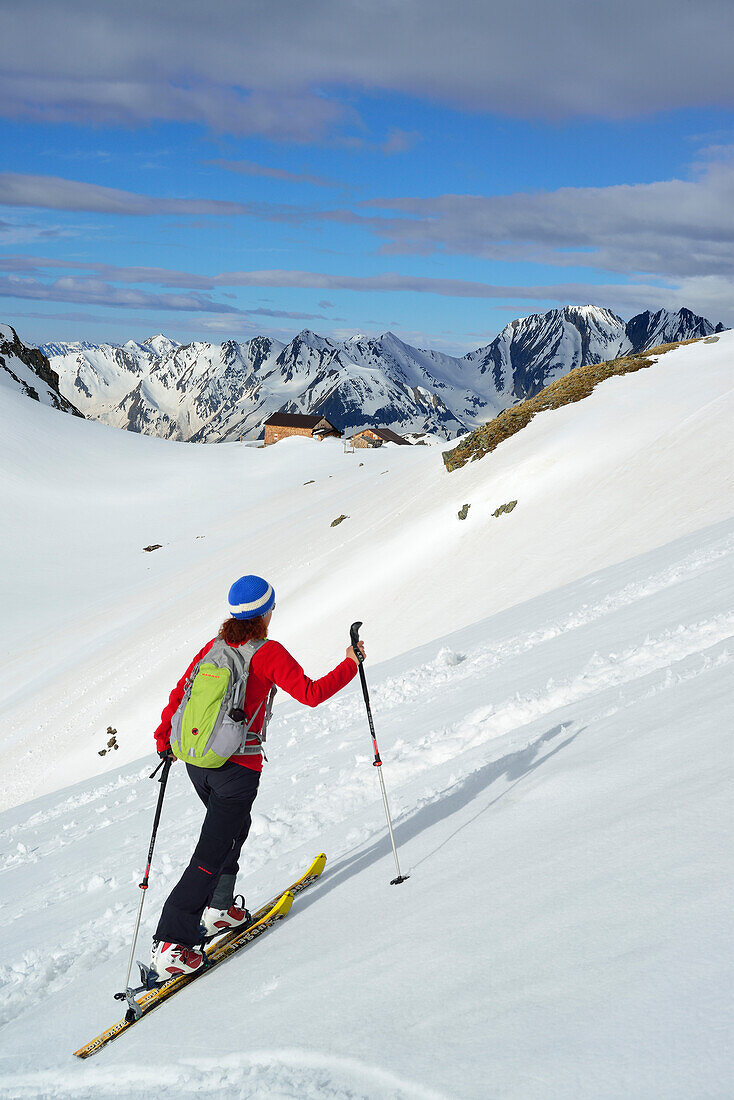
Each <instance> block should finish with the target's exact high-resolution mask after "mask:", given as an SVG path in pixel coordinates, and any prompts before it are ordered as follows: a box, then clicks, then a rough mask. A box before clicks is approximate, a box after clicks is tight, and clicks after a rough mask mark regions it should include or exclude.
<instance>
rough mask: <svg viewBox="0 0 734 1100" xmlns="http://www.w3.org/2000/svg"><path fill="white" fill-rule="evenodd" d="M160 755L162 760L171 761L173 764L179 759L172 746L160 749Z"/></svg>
mask: <svg viewBox="0 0 734 1100" xmlns="http://www.w3.org/2000/svg"><path fill="white" fill-rule="evenodd" d="M158 755H159V757H160V758H161V760H170V761H171V762H173V761H174V760H177V759H178V757H177V756H175V755H174V752H173V749H172V748H171V747H170V746H169V747H168V748H167V749H160V750H159V752H158Z"/></svg>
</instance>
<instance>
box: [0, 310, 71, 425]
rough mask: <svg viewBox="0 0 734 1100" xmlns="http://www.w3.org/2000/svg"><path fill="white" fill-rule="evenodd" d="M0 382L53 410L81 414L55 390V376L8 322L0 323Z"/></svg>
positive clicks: (56, 383) (57, 384)
mask: <svg viewBox="0 0 734 1100" xmlns="http://www.w3.org/2000/svg"><path fill="white" fill-rule="evenodd" d="M0 385H2V386H7V387H10V388H12V389H15V390H19V391H20V392H21V393H22V394H24V395H25V396H26V397H30V398H32V399H33V400H34V401H40V402H42V403H43V404H44V405H50V406H51V407H52V408H54V409H61V410H62V411H63V412H70V413H72V414H73V415H74V416H82V413H80V412H79V410H78V409H77V408H75V406H74V405H72V403H71V402H70V401H68V400H67V399H66V398H65V397H63V396H62V394H61V393H60V391H59V376H58V374H57V373H56V371H55V370H52V369H51V365H50V363H49V361H48V359H47V357H46V356H45V355H44V354H43V352H42V351H39V350H38V348H31V347H28V345H27V344H24V343H23V341H22V340H21V339H20V337H19V336H18V334H17V332H16V331H15V329H14V328H12V327H11V326H10V325H0Z"/></svg>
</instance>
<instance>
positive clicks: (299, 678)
mask: <svg viewBox="0 0 734 1100" xmlns="http://www.w3.org/2000/svg"><path fill="white" fill-rule="evenodd" d="M214 642H215V639H214V638H212V640H211V641H210V642H207V643H206V645H205V646H204V648H203V649H202V650H200V651H199V653H197V654H196V656H195V657H194V659H193V661H192V662H191V664H190V665H189V667H188V668H187V669H186V671H185V672H184V674H183V676H182V677H181V679H180V680H179V682H178V683H177V684H176V686H175V688H174V689H173V691H172V692H171V696H170V698H169V700H168V706H167V707H166V708H165V710H164V711H163V714H162V715H161V724H160V725H159V727H158V729H157V730H156V731H155V735H154V736H155V743H156V748H157V749H158V752H163V750H164V749H167V748H168V746H169V745H170V743H171V719H172V718H173V716H174V714H175V713H176V710H177V709H178V705H179V703H180V702H181V700H182V699H183V696H184V690H185V687H186V680H187V678H188V677H189V675H190V674H191V671H192V669H193V668H194V665H196V664H197V662H198V661H200V660H201V659H202V657H204V656H205V654H207V653H208V652H209V650H210V649H211V647H212V646H213V645H214ZM356 675H357V664H356V662H355V661H353V660H352V659H351V658H350V657H345V658H344V660H343V661H342V662H341V663H340V664H338V665H337V666H336V668H333V669H332V670H331V672H327V673H326V676H322V677H321V679H320V680H309V678H308V676H307V675H306V673H305V672H304V671H303V669H302V668H301V666H300V665H299V664H298V661H296V660H294V659H293V657H291V655H290V653H289V652H288V650H287V649H285V647H284V646H282V645H281V644H280V642H274V641H270V640H268V641H267V642H266V643H265V645H262V646H260V648H259V649H258V650H257V651H256V652H255V654H254V655H253V658H252V660H251V661H250V675H249V677H248V680H247V691H246V692H245V705H244V711H245V714H246V715H248V717H249V716H250V715H252V714H254V713H255V711H256V710H257V708H258V707H259V706H260V704H261V703H262V702H263V700H265V699H267V697H268V693H269V692H270V688H271V687H272V686H273V684H275V686H276V687H279V688H282V689H283V691H287V692H288V694H289V695H292V696H293V698H294V699H297V700H298V702H299V703H305V704H306V706H309V707H317V706H318V705H319V703H324V702H326V700H327V699H331V697H332V695H336V693H337V691H341V689H342V688H343V687H346V685H347V684H348V683H349V681H350V680H353V679H354V677H355V676H356ZM264 718H265V707H263V708H262V710H261V711H260V713H259V714H258V715H257V717H256V718H255V721H254V724H253V727H252V729H253V731H254V732H255V733H259V732H260V730H261V729H262V724H263V720H264ZM247 743H248V745H249V744H253V745H255V744H257V743H258V742H257V741H256V740H255V739H254V738H253V740H252V741H248V742H247ZM230 760H234V762H235V763H236V764H241V765H242V766H243V767H244V768H252V769H253V771H256V772H261V771H262V770H263V758H262V755H259V756H231V757H230Z"/></svg>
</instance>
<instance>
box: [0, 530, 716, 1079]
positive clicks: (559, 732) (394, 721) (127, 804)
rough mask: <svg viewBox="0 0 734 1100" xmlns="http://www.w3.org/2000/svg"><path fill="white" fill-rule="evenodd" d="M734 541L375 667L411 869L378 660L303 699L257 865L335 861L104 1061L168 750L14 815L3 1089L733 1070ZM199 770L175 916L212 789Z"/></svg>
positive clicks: (170, 870) (289, 710) (189, 804)
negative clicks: (262, 931) (84, 1053)
mask: <svg viewBox="0 0 734 1100" xmlns="http://www.w3.org/2000/svg"><path fill="white" fill-rule="evenodd" d="M732 566H734V524H732V523H731V522H729V523H724V524H719V525H715V526H713V527H710V528H708V529H707V530H705V531H703V532H696V533H694V534H693V535H690V536H687V537H686V538H684V539H681V540H678V541H677V542H674V543H672V544H669V545H667V546H665V547H662V548H660V549H658V550H655V551H652V552H650V553H649V554H647V555H643V556H642V557H639V558H636V559H632V560H629V561H626V562H624V563H622V564H620V565H618V566H614V567H610V568H608V569H606V570H603V571H601V572H598V573H596V574H592V575H590V576H589V577H587V578H584V579H583V580H581V581H577V582H575V583H574V584H572V585H569V586H566V587H564V588H561V589H557V590H555V591H553V592H551V593H548V594H546V595H544V596H541V597H537V598H536V599H535V600H532V601H530V602H528V603H525V604H521V605H518V606H516V607H514V608H512V610H511V611H506V612H504V613H500V614H498V615H495V616H493V617H491V618H489V619H486V620H483V621H481V622H477V623H475V625H473V626H472V627H468V628H466V629H464V630H462V631H459V632H456V633H454V634H453V635H450V636H448V637H446V638H442V639H437V640H436V641H434V642H432V643H429V644H427V645H424V646H422V647H419V648H416V649H413V650H412V651H409V652H407V653H405V654H403V655H401V656H400V657H396V658H393V659H392V660H391V661H387V662H383V663H380V664H378V665H377V666H373V667H370V669H369V675H370V683H371V686H372V697H373V705H374V713H375V721H376V723H377V729H378V736H379V738H380V744H381V749H382V753H383V757H384V759H385V772H386V780H387V783H388V786H389V789H390V792H391V798H392V804H393V811H394V814H395V817H396V838H397V842H398V844H399V846H400V852H401V859H402V862H403V865H404V868H406V869H408V870H410V872H411V878H410V880H409V881H408V882H407V883H405V884H404V885H403V886H401V887H399V888H398V887H391V886H389V885H388V882H389V879H390V878H391V877H392V876H393V874H394V864H393V862H392V855H391V853H390V850H389V846H388V844H387V842H386V838H385V830H384V816H383V814H382V806H381V802H380V796H379V793H378V789H377V786H376V781H375V776H374V772H373V769H372V768H371V767H370V758H369V737H368V734H367V729H366V723H365V721H364V711H363V708H362V702H361V695H360V693H359V689H358V687H357V686H356V685H354V686H353V687H352V688H350V689H348V690H347V691H345V692H344V693H343V694H342V695H341V696H337V697H336V698H335V699H334V700H332V701H331V702H330V703H328V704H326V705H325V706H324V707H321V708H319V710H317V711H313V712H306V711H305V710H303V709H302V708H298V707H297V706H296V705H295V704H286V706H284V707H283V708H282V711H281V713H280V715H279V718H278V723H277V727H278V732H277V733H274V734H273V736H272V738H271V739H269V740H270V741H272V747H271V749H270V763H269V765H268V766H267V771H266V774H265V777H264V780H263V784H262V791H261V794H260V795H259V797H258V800H257V802H256V804H255V806H256V813H255V817H254V825H253V833H252V835H251V837H250V839H249V840H248V844H247V863H246V867H247V873H246V875H245V876H244V885H245V890H246V891H247V894H248V896H249V898H251V899H252V900H253V901H255V902H256V901H257V900H258V899H262V898H264V897H265V896H269V895H270V894H271V893H273V892H275V891H276V890H277V889H278V886H279V885H283V884H285V883H286V882H289V881H291V878H292V877H293V876H294V874H295V873H297V872H298V870H299V869H300V868H301V867H302V866H303V865H304V864H305V863H306V862H307V861H308V860H309V859H310V857H311V856H312V855H313V854H315V852H316V851H318V850H320V849H321V848H323V849H324V850H326V851H327V852H328V853H329V855H330V863H329V865H328V867H327V873H326V875H325V877H324V879H323V880H322V882H321V883H320V884H319V885H318V886H317V887H315V888H313V890H312V891H311V892H310V893H309V894H305V895H303V897H302V898H300V899H297V901H296V903H295V906H294V909H293V911H292V913H291V915H290V917H289V918H288V921H287V922H285V923H284V924H283V925H281V926H280V927H279V928H278V929H277V930H275V931H274V932H273V933H272V934H271V935H270V936H268V937H266V938H265V939H263V940H261V941H260V942H259V943H258V944H257V945H254V946H253V948H252V949H251V951H250V953H249V954H245V955H244V956H243V955H241V956H238V957H237V958H236V959H235V960H232V961H231V962H230V963H228V964H226V965H225V966H224V967H222V968H221V970H218V971H217V972H215V973H213V974H212V975H210V976H208V977H207V978H205V979H204V981H203V982H202V983H201V984H197V985H196V986H194V987H192V988H191V989H190V990H186V991H184V992H183V993H181V994H179V995H178V996H177V997H176V998H175V999H174V1000H173V1001H171V1002H170V1003H169V1004H167V1005H165V1006H163V1007H162V1008H161V1010H160V1012H158V1013H155V1014H153V1015H152V1016H151V1017H150V1018H148V1019H147V1020H145V1021H143V1023H142V1024H141V1025H140V1027H139V1028H136V1029H135V1030H134V1031H133V1032H131V1033H129V1034H128V1035H126V1036H125V1037H123V1038H121V1039H120V1040H119V1041H118V1042H116V1043H114V1044H113V1045H112V1046H111V1047H110V1048H109V1049H108V1050H107V1051H106V1052H105V1053H103V1054H101V1055H99V1056H98V1057H97V1058H95V1059H94V1060H92V1061H90V1062H88V1063H79V1064H74V1062H73V1060H72V1059H71V1057H70V1052H71V1051H73V1050H74V1049H76V1047H77V1046H78V1045H79V1044H81V1043H82V1042H83V1041H85V1040H86V1039H87V1038H91V1036H92V1035H94V1034H96V1033H97V1031H98V1030H100V1029H101V1028H102V1027H103V1026H105V1025H106V1024H108V1023H109V1022H111V1021H112V1020H113V1019H116V1018H117V1017H118V1012H119V1009H118V1008H117V1006H116V1004H115V1002H114V1001H113V1000H112V998H111V994H112V992H114V991H115V990H116V989H117V988H119V986H120V983H121V982H122V981H123V979H124V972H125V969H126V960H127V944H128V941H129V935H130V929H131V928H132V925H133V923H134V916H135V910H136V906H137V900H138V891H137V889H136V886H135V883H136V882H137V881H138V879H139V876H140V868H141V860H142V859H143V858H144V854H145V852H146V850H147V842H148V832H149V828H150V823H151V818H152V811H153V806H154V800H155V797H156V787H155V784H154V783H150V782H149V781H148V779H147V778H146V776H147V773H148V771H149V770H150V763H149V762H144V761H142V762H141V761H138V762H136V763H134V764H129V765H126V766H125V767H124V768H122V769H119V770H116V771H113V772H111V773H110V774H108V775H107V776H105V777H104V778H102V777H100V778H97V779H93V780H87V781H84V782H82V783H79V784H77V785H76V786H75V787H72V788H68V789H66V790H64V791H61V792H58V793H55V794H53V795H47V796H45V797H44V798H42V799H40V800H38V801H36V802H33V803H30V804H26V805H24V806H22V807H19V808H17V809H15V810H11V811H8V812H6V813H5V814H4V815H3V816H2V819H0V825H1V826H2V829H3V840H4V849H5V852H6V856H5V858H4V860H3V865H2V868H1V869H0V875H1V876H2V879H3V885H4V897H5V898H7V899H8V901H7V902H6V904H5V905H4V907H3V910H2V913H3V918H4V921H5V928H6V933H5V936H4V938H3V943H2V947H1V948H0V952H1V954H2V956H3V957H2V963H1V964H0V965H2V971H0V973H2V978H3V983H4V984H3V986H2V990H1V991H0V1019H3V1020H4V1021H7V1022H6V1023H5V1026H4V1027H3V1028H2V1030H0V1059H2V1061H1V1062H0V1065H2V1075H3V1080H4V1086H3V1095H4V1096H9V1097H26V1096H34V1097H35V1096H39V1095H40V1096H44V1097H75V1098H77V1097H95V1098H96V1097H100V1096H108V1095H109V1096H112V1095H116V1096H139V1097H143V1096H150V1095H151V1089H152V1088H153V1087H154V1088H155V1094H156V1095H161V1096H181V1095H183V1096H193V1095H201V1094H204V1095H212V1096H226V1097H240V1096H245V1095H246V1096H248V1097H257V1098H266V1097H267V1098H270V1097H274V1096H277V1097H292V1098H294V1100H295V1098H299V1100H300V1098H307V1097H325V1096H328V1097H340V1098H346V1097H349V1098H355V1097H369V1098H380V1100H382V1098H387V1097H389V1098H396V1100H397V1098H408V1097H410V1098H417V1097H436V1096H441V1097H446V1098H449V1097H451V1098H454V1097H462V1098H469V1097H471V1098H483V1097H487V1096H493V1097H538V1098H543V1100H545V1098H548V1097H579V1096H584V1097H585V1096H593V1097H595V1098H596V1097H599V1098H602V1097H609V1098H615V1100H616V1098H618V1097H620V1096H641V1097H642V1096H644V1097H645V1098H653V1097H681V1098H686V1100H691V1098H692V1097H704V1096H705V1097H711V1096H717V1097H724V1096H726V1095H728V1088H729V1084H730V1081H731V1072H732V1069H734V1066H733V1065H732V1060H731V1056H730V1048H728V1046H727V1043H726V1039H725V1037H726V1035H727V1026H728V1025H730V1024H731V1019H730V1016H728V1015H727V1014H728V1012H729V1011H730V1005H731V1000H730V995H731V983H732V979H733V978H734V973H733V972H732V971H733V969H734V968H733V967H732V961H733V960H732V949H731V947H732V945H731V939H730V937H728V936H727V929H728V927H729V920H730V905H731V890H730V884H731V877H730V872H731V857H730V854H729V848H728V846H727V845H725V844H724V843H723V838H724V836H725V835H726V830H727V828H729V829H730V827H731V824H732V822H731V798H730V790H731V788H730V784H731V779H732V775H731V772H732V754H731V742H730V736H731V724H732V719H734V705H733V699H734V695H733V694H732V690H731V689H732V657H733V656H734V652H733V650H732V639H731V633H732V626H733V625H734V585H733V583H732V580H733V578H734V569H733V568H732ZM171 788H172V789H171V790H170V791H169V794H168V795H167V803H166V805H165V807H164V816H163V823H162V828H161V832H160V834H159V842H158V851H157V855H156V859H155V863H154V874H153V877H152V888H151V890H150V894H149V897H148V898H147V902H146V905H147V912H146V916H145V921H144V924H145V929H144V936H148V935H150V931H151V923H152V922H153V921H154V920H155V914H156V911H157V909H158V908H159V906H160V904H161V902H162V900H163V898H164V897H165V894H166V892H167V890H169V889H170V887H171V886H172V884H173V882H174V881H175V880H176V878H177V876H178V874H179V873H180V869H181V867H182V866H183V864H184V862H185V860H186V859H187V858H188V854H189V845H190V841H189V840H188V839H187V836H186V834H187V833H188V834H193V833H195V831H196V829H197V827H198V822H199V821H200V818H201V810H200V808H199V806H198V805H197V803H196V800H195V799H194V797H193V794H192V792H191V790H190V787H189V785H188V781H187V779H186V777H185V775H184V774H182V772H181V770H180V766H177V769H174V772H173V774H172V780H171ZM144 942H145V941H144ZM143 950H144V949H143V948H142V947H141V949H140V952H139V953H140V954H141V955H142V954H143ZM223 1006H226V1012H224V1013H223V1012H222V1007H223ZM39 1036H43V1042H42V1043H40V1044H39V1041H38V1037H39ZM174 1039H175V1042H174ZM187 1044H190V1046H189V1049H188V1051H187V1049H186V1047H187ZM152 1082H155V1086H153V1084H152Z"/></svg>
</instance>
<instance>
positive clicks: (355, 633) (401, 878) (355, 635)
mask: <svg viewBox="0 0 734 1100" xmlns="http://www.w3.org/2000/svg"><path fill="white" fill-rule="evenodd" d="M361 625H362V624H361V623H352V625H351V628H350V631H349V636H350V638H351V640H352V649H353V650H354V654H355V656H356V658H357V664H358V665H359V678H360V680H361V681H362V694H363V695H364V705H365V707H366V708H367V721H368V722H369V725H370V733H371V734H372V745H373V747H374V750H375V759H374V760H373V761H372V766H373V768H377V769H378V772H377V774H378V775H379V777H380V787H381V789H382V801H383V802H384V803H385V816H386V818H387V828H388V831H389V833H390V842H391V844H392V852H393V855H394V856H395V866H396V868H397V872H398V876H397V878H393V879H391V880H390V885H391V886H396V885H397V884H398V883H399V882H405V880H406V878H410V875H403V874H401V873H400V864H399V863H398V850H397V848H396V847H395V837H394V835H393V831H392V820H391V818H390V807H389V806H388V804H387V791H386V790H385V780H384V779H383V778H382V760H380V750H379V749H378V747H377V737H376V736H375V724H374V722H373V721H372V711H371V709H370V697H369V692H368V691H367V680H366V678H365V674H364V668H363V667H362V662H363V661H364V657H363V656H362V653H361V651H360V649H359V628H360V627H361Z"/></svg>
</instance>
